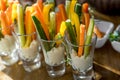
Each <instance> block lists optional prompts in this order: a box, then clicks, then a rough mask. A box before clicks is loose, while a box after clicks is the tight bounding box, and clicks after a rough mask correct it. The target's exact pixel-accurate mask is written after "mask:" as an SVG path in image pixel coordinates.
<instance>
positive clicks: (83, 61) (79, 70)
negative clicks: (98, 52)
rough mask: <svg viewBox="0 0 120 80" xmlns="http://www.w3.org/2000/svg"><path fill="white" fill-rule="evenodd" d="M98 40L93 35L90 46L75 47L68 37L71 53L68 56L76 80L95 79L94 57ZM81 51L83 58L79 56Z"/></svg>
mask: <svg viewBox="0 0 120 80" xmlns="http://www.w3.org/2000/svg"><path fill="white" fill-rule="evenodd" d="M96 39H97V37H96V35H95V34H93V35H92V40H91V42H90V44H88V45H74V44H72V43H71V41H70V39H69V37H68V36H66V42H67V45H68V52H69V55H68V56H69V58H70V64H71V66H72V71H73V77H74V80H92V79H93V78H94V70H93V56H94V49H95V44H96ZM79 49H82V55H81V56H78V51H79ZM86 50H87V51H86Z"/></svg>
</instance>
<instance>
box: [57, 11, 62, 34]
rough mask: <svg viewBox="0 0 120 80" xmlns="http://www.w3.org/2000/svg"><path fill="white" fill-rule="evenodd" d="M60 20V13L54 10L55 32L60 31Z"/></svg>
mask: <svg viewBox="0 0 120 80" xmlns="http://www.w3.org/2000/svg"><path fill="white" fill-rule="evenodd" d="M61 22H62V18H61V14H60V12H56V33H58V32H59V31H60V25H61Z"/></svg>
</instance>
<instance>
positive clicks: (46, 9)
mask: <svg viewBox="0 0 120 80" xmlns="http://www.w3.org/2000/svg"><path fill="white" fill-rule="evenodd" d="M53 7H54V6H53V4H46V5H44V7H43V17H44V20H45V24H46V25H47V26H48V27H49V24H50V21H49V19H50V17H49V13H50V10H52V8H53Z"/></svg>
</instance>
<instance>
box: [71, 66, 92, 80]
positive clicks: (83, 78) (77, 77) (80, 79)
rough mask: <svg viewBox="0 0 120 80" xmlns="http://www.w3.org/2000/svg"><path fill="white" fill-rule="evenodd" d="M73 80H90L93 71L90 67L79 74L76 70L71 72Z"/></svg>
mask: <svg viewBox="0 0 120 80" xmlns="http://www.w3.org/2000/svg"><path fill="white" fill-rule="evenodd" d="M73 77H74V80H92V79H93V77H94V71H93V69H92V67H90V68H89V69H88V70H87V71H85V72H79V71H77V70H73Z"/></svg>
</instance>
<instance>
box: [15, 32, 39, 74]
mask: <svg viewBox="0 0 120 80" xmlns="http://www.w3.org/2000/svg"><path fill="white" fill-rule="evenodd" d="M13 34H14V36H15V38H16V44H17V45H18V49H19V58H20V60H21V61H22V63H23V67H24V69H25V71H27V72H31V71H34V70H36V69H39V68H40V67H41V60H40V59H41V57H40V43H39V41H38V39H37V34H36V32H33V33H31V34H27V35H19V34H18V33H15V32H13ZM23 38H24V42H23Z"/></svg>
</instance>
